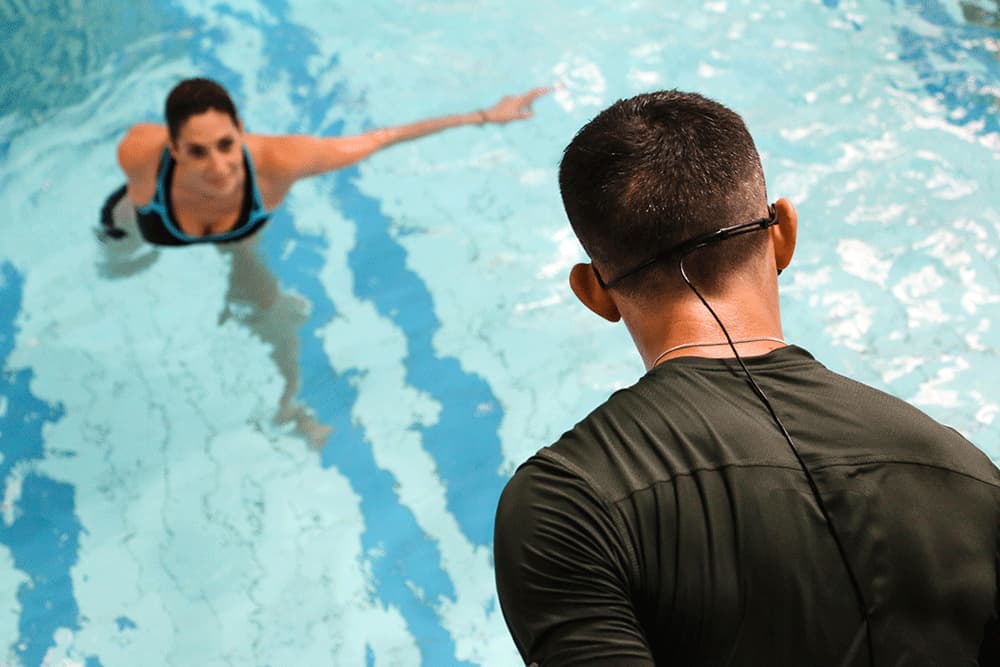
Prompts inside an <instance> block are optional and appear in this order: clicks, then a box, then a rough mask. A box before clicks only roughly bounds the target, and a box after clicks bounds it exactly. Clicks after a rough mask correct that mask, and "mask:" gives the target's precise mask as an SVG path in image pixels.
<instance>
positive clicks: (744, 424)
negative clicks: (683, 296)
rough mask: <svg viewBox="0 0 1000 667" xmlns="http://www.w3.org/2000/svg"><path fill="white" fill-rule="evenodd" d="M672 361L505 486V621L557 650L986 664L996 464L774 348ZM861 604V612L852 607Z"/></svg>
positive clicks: (621, 659)
mask: <svg viewBox="0 0 1000 667" xmlns="http://www.w3.org/2000/svg"><path fill="white" fill-rule="evenodd" d="M746 362H747V365H748V367H749V368H750V370H751V372H752V374H753V376H754V378H755V379H756V381H757V382H758V384H759V385H760V386H761V387H762V388H763V390H764V392H765V393H766V394H767V396H768V398H769V399H770V401H771V403H772V405H773V406H774V408H775V411H776V412H777V414H778V416H779V417H780V419H781V420H782V422H783V423H784V425H785V427H786V428H787V430H788V432H789V434H790V435H791V438H792V439H793V441H794V442H795V444H796V446H797V448H798V450H799V452H800V453H801V455H802V457H803V460H804V462H805V464H806V466H807V467H808V468H809V470H810V471H811V473H812V475H813V478H814V480H815V482H816V485H817V488H818V490H819V495H820V497H821V499H822V504H823V505H824V506H825V510H826V512H827V513H828V514H829V516H830V518H831V522H832V524H833V528H834V529H835V531H836V533H837V535H839V538H840V540H841V542H842V544H843V546H844V551H845V556H846V560H847V562H848V563H849V565H850V567H851V569H852V570H853V572H854V575H855V577H856V578H857V581H858V584H859V587H860V592H861V596H862V598H863V601H861V602H860V603H859V600H858V596H857V594H856V592H855V589H854V588H853V587H852V585H851V580H850V578H849V575H848V572H847V569H846V567H847V566H846V565H845V559H844V557H842V556H841V555H840V552H839V551H838V549H837V547H836V543H835V541H834V537H833V533H832V532H831V528H830V526H829V525H828V524H827V522H826V520H825V519H824V517H823V514H822V511H821V507H820V505H819V503H818V502H817V499H816V496H815V495H814V494H813V492H812V491H811V489H810V487H809V484H808V482H807V480H806V476H805V474H804V472H803V470H802V467H801V466H800V464H799V462H798V461H797V460H796V458H795V456H794V455H793V452H792V451H791V448H790V447H789V445H788V443H787V442H786V440H785V439H784V437H783V436H782V435H781V432H780V431H779V430H778V428H777V426H776V424H775V422H774V420H773V419H772V418H771V416H770V414H769V413H768V411H767V409H766V408H765V407H764V405H763V403H762V402H761V401H760V400H759V399H758V398H757V396H756V395H755V394H754V393H753V392H752V391H751V389H750V387H749V385H748V383H747V379H746V377H745V375H744V374H743V373H742V371H741V370H740V369H739V366H738V365H737V364H736V362H735V361H734V360H724V359H705V358H697V357H682V358H677V359H673V360H670V361H667V362H665V363H663V364H661V365H660V366H658V367H656V368H654V369H653V370H651V371H650V372H649V373H647V374H646V375H645V376H644V377H643V378H642V379H641V380H640V381H639V382H638V383H637V384H635V385H634V386H632V387H630V388H628V389H624V390H622V391H619V392H617V393H615V394H614V395H612V396H611V397H610V398H609V399H608V401H607V402H605V403H604V404H603V405H601V406H600V407H599V408H597V409H596V410H595V411H594V412H593V413H591V414H590V415H589V416H588V417H587V418H586V419H584V420H583V421H582V422H580V423H579V424H578V425H577V426H576V427H575V428H573V429H572V430H570V431H569V432H567V433H566V434H564V435H563V436H562V437H561V438H560V439H559V441H558V442H556V443H555V444H554V445H552V446H551V447H547V448H545V449H542V450H541V451H539V452H538V453H537V454H536V455H535V456H533V457H532V458H531V459H529V460H528V461H527V462H525V463H524V464H523V465H522V466H521V467H520V468H519V469H518V471H517V472H516V474H515V475H514V477H513V478H512V479H511V480H510V482H509V483H508V485H507V487H506V489H505V490H504V493H503V496H502V498H501V500H500V506H499V508H498V511H497V517H496V532H495V544H494V555H495V566H496V578H497V589H498V593H499V597H500V603H501V606H502V609H503V613H504V617H505V618H506V620H507V624H508V627H509V628H510V631H511V634H512V635H513V637H514V641H515V643H516V644H517V647H518V649H519V650H520V652H521V655H522V657H523V658H524V660H525V662H537V663H538V664H539V665H540V666H542V667H551V666H556V665H615V666H616V667H617V666H628V665H651V664H656V665H681V666H685V667H696V666H699V665H766V666H768V667H773V666H780V665H789V666H794V667H802V666H810V667H821V666H824V665H838V666H839V665H843V666H854V665H857V666H859V667H860V666H867V665H871V664H874V665H880V666H881V665H942V666H947V667H953V666H956V665H970V666H971V665H977V664H981V665H990V666H996V665H1000V658H998V656H997V644H998V643H1000V630H998V620H997V614H998V582H997V577H998V544H1000V473H998V471H997V468H996V467H995V466H994V465H993V463H992V462H991V461H990V460H989V459H988V458H987V457H986V456H985V455H984V454H983V453H982V452H981V451H979V450H978V449H977V448H976V447H974V446H973V445H972V444H970V443H969V442H968V441H967V440H965V439H964V438H963V437H961V436H960V435H959V434H958V433H956V432H955V431H953V430H951V429H949V428H946V427H944V426H942V425H940V424H938V423H937V422H935V421H934V420H932V419H931V418H930V417H928V416H927V415H925V414H923V413H922V412H920V411H919V410H917V409H915V408H913V407H911V406H910V405H908V404H906V403H904V402H903V401H900V400H898V399H896V398H893V397H892V396H889V395H887V394H885V393H883V392H880V391H877V390H875V389H872V388H871V387H867V386H865V385H862V384H860V383H857V382H854V381H852V380H849V379H847V378H845V377H842V376H840V375H837V374H835V373H833V372H831V371H829V370H828V369H826V368H825V367H824V366H823V365H821V364H820V363H819V362H817V361H816V360H814V359H813V358H812V356H811V355H809V353H808V352H806V351H805V350H803V349H801V348H797V347H785V348H781V349H778V350H776V351H774V352H771V353H770V354H767V355H763V356H759V357H750V358H747V359H746ZM865 616H867V623H866V620H865Z"/></svg>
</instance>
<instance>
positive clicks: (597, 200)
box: [559, 90, 767, 294]
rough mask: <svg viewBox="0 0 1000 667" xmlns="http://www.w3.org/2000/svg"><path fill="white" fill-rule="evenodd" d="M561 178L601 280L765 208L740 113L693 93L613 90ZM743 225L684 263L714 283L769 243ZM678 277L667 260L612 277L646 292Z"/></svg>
mask: <svg viewBox="0 0 1000 667" xmlns="http://www.w3.org/2000/svg"><path fill="white" fill-rule="evenodd" d="M559 187H560V191H561V193H562V198H563V205H564V207H565V208H566V214H567V216H568V217H569V221H570V224H571V225H572V227H573V231H574V232H575V233H576V236H577V238H578V239H579V240H580V243H581V245H583V248H584V250H585V251H586V252H587V254H588V255H589V256H590V258H591V259H592V260H593V262H594V264H595V266H596V267H597V269H598V270H599V271H600V274H601V276H602V278H603V279H604V280H605V282H608V281H610V280H613V279H614V278H615V277H616V276H618V275H621V274H623V273H624V272H626V271H627V270H629V269H631V268H633V267H635V266H637V265H638V264H639V263H641V262H642V261H644V260H646V259H648V258H650V257H652V256H654V255H656V254H657V253H660V252H663V251H665V250H667V249H668V248H670V247H672V246H674V245H676V244H678V243H681V242H683V241H686V240H688V239H690V238H692V237H695V236H698V235H701V234H705V233H710V232H713V231H715V230H717V229H719V228H721V227H726V226H728V225H734V224H738V223H742V222H749V221H751V220H755V219H759V218H763V217H766V216H767V194H766V190H765V184H764V172H763V169H762V168H761V164H760V156H759V155H758V153H757V148H756V146H754V142H753V138H752V137H751V136H750V133H749V131H748V130H747V128H746V125H745V124H744V123H743V119H742V118H740V116H739V115H738V114H736V113H735V112H733V111H732V110H730V109H728V108H726V107H725V106H723V105H721V104H719V103H718V102H715V101H714V100H710V99H708V98H706V97H703V96H701V95H698V94H696V93H685V92H680V91H677V90H667V91H660V92H654V93H647V94H643V95H638V96H636V97H632V98H630V99H626V100H619V101H618V102H616V103H615V104H613V105H611V106H610V107H608V108H607V109H605V110H604V111H602V112H601V113H600V114H598V116H597V117H596V118H594V119H593V120H591V121H590V122H589V123H587V124H586V125H585V126H584V127H583V128H582V129H581V130H580V131H579V132H578V133H577V135H576V136H575V137H574V138H573V141H572V142H570V144H569V146H567V147H566V150H565V153H564V155H563V159H562V163H561V165H560V168H559ZM766 241H767V239H766V236H765V235H764V234H758V233H753V234H746V235H743V236H740V237H736V238H733V239H729V240H727V241H724V242H722V243H719V244H717V245H714V246H711V247H708V248H704V249H700V250H697V251H695V252H693V253H692V254H690V255H689V256H688V257H687V258H686V259H685V260H684V268H685V271H687V273H688V275H689V276H691V278H692V279H693V280H696V281H697V282H698V283H699V284H700V286H701V287H702V288H704V290H707V291H710V292H711V291H717V290H718V289H720V288H721V287H722V286H723V285H724V283H725V279H726V278H727V277H729V276H730V275H731V274H732V273H733V272H734V271H735V270H737V269H739V268H740V267H741V266H743V265H744V264H745V262H746V261H747V260H748V259H750V258H751V257H752V256H754V255H755V253H757V252H760V251H761V249H762V248H763V247H764V246H765V245H766ZM671 276H675V277H678V278H677V279H679V272H678V269H677V262H675V261H669V260H668V261H664V262H659V263H656V264H653V265H652V266H650V267H649V268H648V269H645V270H643V271H640V272H638V273H636V274H635V275H633V276H629V277H627V278H625V279H624V280H622V282H621V283H619V285H620V287H619V286H616V289H620V290H622V291H623V292H625V293H631V294H652V293H654V292H655V291H656V289H657V286H659V287H662V286H663V285H664V280H665V279H666V280H672V278H671Z"/></svg>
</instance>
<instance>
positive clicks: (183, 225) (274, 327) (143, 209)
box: [99, 78, 547, 447]
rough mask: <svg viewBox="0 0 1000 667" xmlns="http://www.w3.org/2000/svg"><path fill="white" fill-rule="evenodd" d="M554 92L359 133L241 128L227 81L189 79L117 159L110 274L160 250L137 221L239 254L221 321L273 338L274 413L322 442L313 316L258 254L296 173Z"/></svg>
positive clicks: (159, 232) (173, 238)
mask: <svg viewBox="0 0 1000 667" xmlns="http://www.w3.org/2000/svg"><path fill="white" fill-rule="evenodd" d="M546 92H547V89H546V88H535V89H533V90H530V91H528V92H526V93H524V94H521V95H510V96H507V97H504V98H502V99H501V100H500V101H499V102H497V103H496V104H495V105H493V106H491V107H489V108H486V109H480V110H477V111H471V112H468V113H460V114H454V115H450V116H442V117H437V118H428V119H425V120H419V121H416V122H414V123H409V124H406V125H398V126H395V127H387V128H382V129H378V130H372V131H370V132H365V133H363V134H359V135H356V136H345V137H313V136H305V135H263V134H252V133H247V132H244V129H243V123H242V121H241V120H240V118H239V115H238V114H237V112H236V106H235V105H234V104H233V102H232V99H231V98H230V96H229V94H228V93H227V92H226V90H225V89H224V88H223V87H222V86H220V85H219V84H217V83H215V82H214V81H211V80H208V79H201V78H196V79H187V80H184V81H182V82H181V83H179V84H178V85H177V86H175V87H174V89H173V90H171V91H170V94H169V95H168V96H167V101H166V114H165V115H166V125H165V126H164V125H157V124H151V123H143V124H139V125H135V126H133V127H132V128H131V129H130V130H129V131H128V132H127V133H126V134H125V137H124V138H123V139H122V141H121V143H120V144H119V145H118V163H119V165H120V166H121V168H122V171H124V172H125V176H126V179H127V181H126V184H125V185H123V186H122V187H121V188H119V189H118V190H117V191H115V192H114V193H113V194H112V195H111V196H110V197H108V199H107V201H106V202H105V205H104V208H103V209H102V211H101V230H100V232H99V236H100V238H101V239H102V240H108V239H115V240H116V241H117V242H116V243H113V244H109V245H110V246H111V247H109V248H108V249H109V251H114V249H115V247H117V248H118V249H119V250H121V251H124V252H122V253H116V254H120V255H121V257H120V258H119V259H118V260H117V261H114V262H109V263H107V264H105V267H104V270H105V273H106V274H109V275H112V276H121V275H125V274H128V273H132V272H134V271H136V270H139V269H141V268H143V267H145V266H146V265H148V264H149V263H150V262H152V261H153V260H154V259H155V256H156V254H155V252H153V253H148V254H146V255H144V256H141V257H138V258H136V257H135V256H133V255H131V254H129V253H131V251H132V250H134V249H135V248H136V244H138V243H139V240H138V238H137V236H138V235H137V234H135V229H136V227H137V228H138V231H139V233H140V234H141V236H142V237H143V238H144V239H145V240H146V241H147V242H148V243H150V244H153V245H156V246H181V245H190V244H195V243H213V244H217V247H218V248H219V249H220V250H222V251H224V252H225V253H226V254H229V255H231V257H232V259H231V268H230V276H229V289H228V292H227V294H226V304H225V307H224V308H223V312H222V315H221V316H220V323H221V322H224V321H225V320H226V319H228V318H230V317H234V318H235V319H238V320H240V321H241V322H242V323H243V324H245V325H246V326H247V327H249V328H250V330H251V331H252V332H253V333H254V334H255V335H256V336H258V337H259V338H261V339H262V340H263V341H265V342H266V343H268V344H269V345H270V346H271V349H272V353H271V355H272V358H273V359H274V361H275V364H276V365H277V366H278V369H279V371H280V372H281V374H282V376H283V378H284V380H285V387H284V390H283V392H282V395H281V399H280V401H279V409H278V413H277V415H276V421H278V422H279V423H293V424H294V425H295V427H296V430H298V431H299V432H300V433H302V434H303V435H304V436H306V438H307V439H308V440H309V441H310V442H311V443H312V444H313V445H314V446H317V447H319V446H322V445H323V444H324V443H325V441H326V439H327V436H328V435H329V433H330V431H331V429H330V427H329V426H326V425H323V424H320V423H319V422H317V421H316V419H315V418H314V416H313V415H312V414H311V412H310V411H309V410H307V409H306V408H304V407H302V406H300V405H298V404H296V402H295V401H294V397H295V394H296V393H297V392H298V385H299V380H298V336H297V334H296V330H297V328H298V327H299V326H301V324H302V323H303V322H304V321H305V318H306V315H307V313H308V305H307V304H305V303H303V301H302V300H301V299H300V298H298V297H295V296H292V295H288V294H283V293H281V291H280V290H279V288H278V282H277V280H276V278H275V277H274V274H273V273H271V271H270V270H268V268H267V267H266V266H265V264H264V263H263V262H262V261H261V258H260V256H259V254H258V253H257V252H256V240H257V236H256V232H258V231H259V230H260V228H261V227H263V226H264V224H265V223H266V222H267V220H268V217H269V216H270V214H271V212H272V211H273V210H274V209H275V207H277V206H278V205H279V204H280V203H281V201H282V200H283V199H284V198H285V195H287V194H288V191H289V190H290V189H291V187H292V185H293V184H294V183H295V182H296V181H298V180H299V179H302V178H306V177H309V176H315V175H317V174H322V173H325V172H329V171H334V170H337V169H340V168H342V167H346V166H348V165H351V164H354V163H356V162H358V161H359V160H363V159H364V158H366V157H368V156H369V155H371V154H372V153H374V152H375V151H378V150H380V149H382V148H386V147H387V146H391V145H393V144H397V143H399V142H403V141H408V140H410V139H416V138H418V137H423V136H426V135H429V134H434V133H436V132H440V131H442V130H446V129H448V128H452V127H460V126H463V125H482V124H485V123H508V122H510V121H514V120H521V119H525V118H529V117H530V116H531V104H532V102H534V101H535V99H537V98H538V97H540V96H541V95H544V94H545V93H546ZM129 230H131V233H129Z"/></svg>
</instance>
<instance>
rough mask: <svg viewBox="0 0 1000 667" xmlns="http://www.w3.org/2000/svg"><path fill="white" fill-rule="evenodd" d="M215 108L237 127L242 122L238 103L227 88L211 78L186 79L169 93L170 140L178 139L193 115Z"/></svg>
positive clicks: (168, 126)
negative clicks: (237, 108) (238, 112)
mask: <svg viewBox="0 0 1000 667" xmlns="http://www.w3.org/2000/svg"><path fill="white" fill-rule="evenodd" d="M209 109H214V110H215V111H219V112H221V113H224V114H226V115H228V116H229V117H230V118H232V119H233V124H234V125H236V126H237V127H238V126H239V124H240V121H239V116H238V114H237V113H236V105H235V104H233V100H232V98H230V97H229V93H227V92H226V89H225V88H223V87H222V86H220V85H219V84H218V83H216V82H215V81H212V80H211V79H200V78H195V79H184V80H183V81H181V82H180V83H178V84H177V85H176V86H174V87H173V90H171V91H170V94H169V95H167V103H166V105H165V109H164V116H166V118H167V130H168V131H169V132H170V140H171V141H173V142H175V143H176V141H177V135H178V134H180V131H181V126H182V125H184V123H185V122H186V121H187V119H188V118H190V117H191V116H196V115H198V114H200V113H205V112H206V111H208V110H209Z"/></svg>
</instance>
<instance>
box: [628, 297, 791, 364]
mask: <svg viewBox="0 0 1000 667" xmlns="http://www.w3.org/2000/svg"><path fill="white" fill-rule="evenodd" d="M706 300H707V301H708V303H709V305H710V306H711V307H712V310H714V311H715V313H716V314H717V315H718V316H719V319H720V320H722V324H723V325H724V326H725V327H726V330H727V331H728V332H729V336H730V337H731V338H732V339H733V340H734V341H737V340H739V341H745V342H742V343H738V344H737V345H736V349H737V351H738V352H739V353H740V355H741V356H755V355H759V354H766V353H767V352H770V351H771V350H773V349H775V348H776V347H780V346H781V345H782V343H780V342H777V341H776V340H774V339H777V340H781V338H782V332H781V315H780V311H779V308H778V302H777V291H776V290H775V291H774V298H773V299H772V298H765V297H762V296H761V294H760V292H759V291H758V292H756V293H755V294H753V295H748V294H744V293H740V291H739V290H734V291H730V292H728V293H727V294H725V295H720V296H707V295H706ZM619 305H620V307H621V313H622V319H623V320H624V321H625V325H626V326H627V327H628V330H629V333H630V334H631V335H632V340H633V341H634V342H635V346H636V348H637V349H638V351H639V354H640V356H641V357H642V361H643V364H644V365H645V367H646V369H647V370H648V369H650V368H652V367H653V366H654V365H656V364H657V363H662V362H663V361H665V360H666V359H670V358H674V357H680V356H698V357H714V358H724V357H732V356H733V351H732V348H730V347H729V345H728V344H722V345H718V344H716V343H726V336H725V334H724V333H723V331H722V329H721V328H720V326H719V323H718V322H716V320H715V318H714V317H713V316H712V314H711V313H710V312H709V310H708V309H707V308H706V307H705V305H704V304H703V303H702V302H701V301H700V300H699V299H698V298H697V297H696V296H695V295H694V293H691V292H690V291H689V293H688V294H685V295H683V296H682V297H680V298H676V299H669V300H664V301H663V302H662V303H660V304H658V305H656V306H652V305H649V304H637V303H623V304H619ZM664 353H666V354H664Z"/></svg>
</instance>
